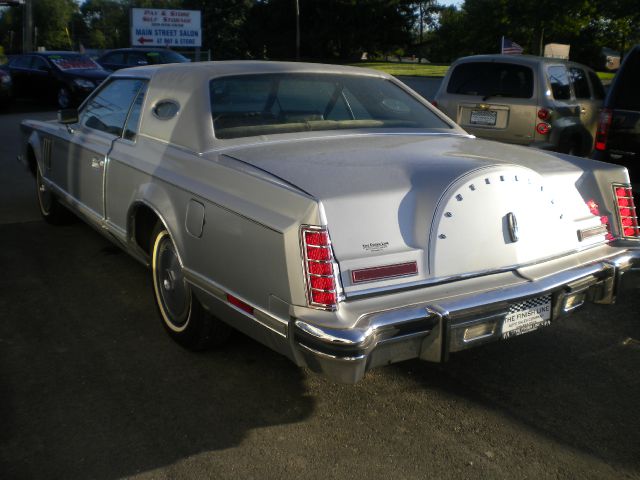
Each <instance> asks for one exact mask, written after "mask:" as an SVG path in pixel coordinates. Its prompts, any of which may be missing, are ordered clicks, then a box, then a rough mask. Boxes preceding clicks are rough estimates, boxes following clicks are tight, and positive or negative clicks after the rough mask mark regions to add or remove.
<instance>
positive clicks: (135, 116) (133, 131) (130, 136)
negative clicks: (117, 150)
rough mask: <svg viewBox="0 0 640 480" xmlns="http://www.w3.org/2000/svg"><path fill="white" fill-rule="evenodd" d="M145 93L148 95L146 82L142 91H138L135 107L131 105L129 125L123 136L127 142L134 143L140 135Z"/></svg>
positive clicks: (127, 124) (134, 102) (141, 88)
mask: <svg viewBox="0 0 640 480" xmlns="http://www.w3.org/2000/svg"><path fill="white" fill-rule="evenodd" d="M145 93H147V84H146V82H145V83H144V85H142V86H141V87H140V90H138V94H137V95H136V99H135V100H134V101H133V105H131V110H130V111H129V116H128V117H127V123H126V125H125V128H124V133H123V134H122V138H124V139H126V140H131V141H133V140H135V139H136V135H138V126H139V123H140V112H141V111H142V104H143V103H144V95H145Z"/></svg>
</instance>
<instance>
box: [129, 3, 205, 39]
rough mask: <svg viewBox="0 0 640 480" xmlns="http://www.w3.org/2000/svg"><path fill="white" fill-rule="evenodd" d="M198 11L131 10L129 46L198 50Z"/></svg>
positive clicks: (199, 21)
mask: <svg viewBox="0 0 640 480" xmlns="http://www.w3.org/2000/svg"><path fill="white" fill-rule="evenodd" d="M200 18H201V16H200V10H169V9H166V8H132V9H131V46H132V47H201V46H202V27H201V20H200Z"/></svg>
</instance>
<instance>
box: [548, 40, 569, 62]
mask: <svg viewBox="0 0 640 480" xmlns="http://www.w3.org/2000/svg"><path fill="white" fill-rule="evenodd" d="M570 48H571V45H565V44H563V43H547V44H546V45H545V46H544V56H545V57H549V58H563V59H565V60H569V49H570Z"/></svg>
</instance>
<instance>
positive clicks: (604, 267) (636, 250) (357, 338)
mask: <svg viewBox="0 0 640 480" xmlns="http://www.w3.org/2000/svg"><path fill="white" fill-rule="evenodd" d="M634 243H635V242H634ZM634 288H640V247H638V246H637V244H634V245H633V247H631V248H629V249H628V250H626V251H624V252H623V253H620V254H618V255H616V256H614V257H611V258H609V259H607V260H604V261H599V262H595V263H593V264H588V265H584V266H581V267H578V268H575V269H571V270H568V271H564V272H560V273H557V274H554V275H550V276H548V277H545V278H543V279H540V280H536V281H532V282H530V283H525V284H520V285H517V286H513V287H508V288H504V289H498V290H494V291H489V292H485V293H482V294H478V295H474V296H471V297H466V298H454V299H450V300H446V301H440V302H438V303H437V304H429V303H428V302H427V303H425V305H424V306H420V307H416V306H411V307H407V308H400V309H395V310H391V311H386V312H380V313H372V314H370V315H367V316H365V317H364V318H363V320H362V321H361V322H359V323H360V324H362V326H361V327H358V328H352V329H328V328H324V327H318V326H316V325H313V324H311V323H309V322H305V321H304V320H302V319H292V325H291V328H290V330H289V331H290V332H292V333H293V339H292V340H293V344H294V348H295V349H296V350H297V352H298V353H299V354H300V355H301V357H302V359H303V360H304V362H305V363H306V365H307V366H308V367H309V368H310V369H311V370H313V371H316V372H319V373H323V374H325V375H326V376H328V377H330V378H331V379H333V380H335V381H338V382H342V383H355V382H357V381H358V380H360V379H361V378H362V377H363V376H364V374H365V373H366V371H367V370H369V369H371V368H374V367H377V366H381V365H387V364H391V363H395V362H399V361H403V360H409V359H412V358H420V359H422V360H427V361H433V362H444V361H446V360H447V359H448V357H449V353H451V352H457V351H460V350H465V349H467V348H472V347H475V346H478V345H482V344H485V343H488V342H492V341H496V340H499V339H500V338H501V337H502V324H503V322H504V319H505V317H506V315H507V314H508V312H509V306H510V305H513V304H514V303H519V302H522V301H526V300H528V299H532V298H538V297H542V296H546V295H550V296H551V306H552V313H551V321H552V322H553V321H555V320H557V319H558V318H561V317H563V316H565V315H567V314H569V313H571V312H572V311H574V310H576V309H577V308H579V307H581V306H582V305H584V304H586V303H596V304H611V303H614V302H615V301H616V298H617V297H618V296H619V295H620V294H621V293H622V292H623V291H625V290H628V289H634ZM470 329H473V330H470ZM470 331H474V332H477V333H478V334H477V335H475V336H472V337H470V338H468V337H467V336H466V335H465V333H466V332H470Z"/></svg>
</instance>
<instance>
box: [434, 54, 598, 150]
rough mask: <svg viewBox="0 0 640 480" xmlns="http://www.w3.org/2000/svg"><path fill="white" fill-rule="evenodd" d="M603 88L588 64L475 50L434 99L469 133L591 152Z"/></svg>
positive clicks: (449, 74) (451, 72)
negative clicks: (478, 52)
mask: <svg viewBox="0 0 640 480" xmlns="http://www.w3.org/2000/svg"><path fill="white" fill-rule="evenodd" d="M604 96H605V92H604V89H603V88H602V83H601V82H600V79H599V78H598V76H597V75H596V74H595V72H594V71H593V70H591V69H590V68H588V67H586V66H584V65H581V64H579V63H575V62H569V61H565V60H559V59H555V58H543V57H534V56H529V55H475V56H471V57H464V58H460V59H458V60H456V61H455V62H454V63H453V64H452V65H451V68H449V71H448V72H447V74H446V76H445V78H444V80H443V82H442V84H441V85H440V89H439V90H438V93H436V96H435V99H434V104H435V105H436V106H437V107H438V108H439V109H440V110H442V111H443V112H444V113H446V114H447V115H448V116H449V117H450V118H451V119H452V120H454V121H455V122H456V123H458V124H459V125H461V126H462V127H463V128H464V129H465V130H467V131H468V132H469V133H472V134H474V135H476V136H478V137H482V138H487V139H490V140H498V141H501V142H507V143H515V144H519V145H528V146H532V147H537V148H542V149H546V150H555V151H559V152H564V153H570V154H573V155H581V156H586V155H588V154H589V153H590V152H591V150H592V149H593V139H594V136H595V131H596V127H597V123H598V114H599V111H600V108H601V107H602V101H603V99H604Z"/></svg>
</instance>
